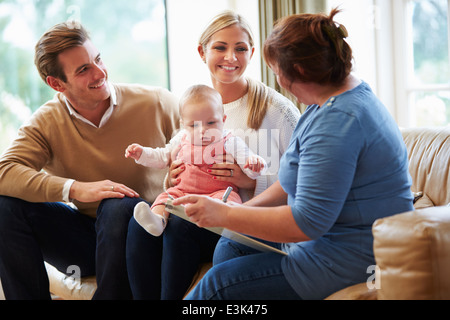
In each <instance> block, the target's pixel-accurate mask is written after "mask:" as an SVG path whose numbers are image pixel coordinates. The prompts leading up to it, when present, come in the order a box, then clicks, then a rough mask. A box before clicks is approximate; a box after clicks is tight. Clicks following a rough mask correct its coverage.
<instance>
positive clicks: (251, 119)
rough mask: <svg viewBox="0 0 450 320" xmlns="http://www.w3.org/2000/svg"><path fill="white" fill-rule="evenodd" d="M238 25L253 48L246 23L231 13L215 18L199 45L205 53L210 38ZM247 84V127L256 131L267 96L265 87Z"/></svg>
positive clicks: (264, 114) (250, 34) (251, 82)
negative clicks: (246, 35)
mask: <svg viewBox="0 0 450 320" xmlns="http://www.w3.org/2000/svg"><path fill="white" fill-rule="evenodd" d="M233 25H238V26H240V27H241V28H242V30H244V31H245V32H246V33H247V34H248V38H249V44H250V47H251V48H253V47H254V39H253V33H252V30H251V28H250V25H249V24H248V22H247V21H246V20H245V19H244V18H243V17H242V16H241V15H239V14H237V13H235V12H233V11H229V10H227V11H224V12H222V13H220V14H218V15H217V16H215V17H214V18H213V19H212V21H211V22H210V23H209V25H208V26H207V27H206V29H205V30H204V31H203V33H202V35H201V36H200V40H199V45H201V46H202V47H203V50H204V51H205V52H206V49H207V45H208V43H209V41H210V40H211V37H212V36H213V35H214V34H215V33H216V32H219V31H220V30H223V29H225V28H228V27H231V26H233ZM247 82H248V102H247V109H248V114H247V126H248V127H249V128H251V129H254V130H258V129H259V128H260V127H261V124H262V122H263V120H264V117H265V116H266V113H267V106H268V104H269V96H268V89H267V87H266V86H265V85H264V84H263V83H261V82H259V81H255V80H252V79H247Z"/></svg>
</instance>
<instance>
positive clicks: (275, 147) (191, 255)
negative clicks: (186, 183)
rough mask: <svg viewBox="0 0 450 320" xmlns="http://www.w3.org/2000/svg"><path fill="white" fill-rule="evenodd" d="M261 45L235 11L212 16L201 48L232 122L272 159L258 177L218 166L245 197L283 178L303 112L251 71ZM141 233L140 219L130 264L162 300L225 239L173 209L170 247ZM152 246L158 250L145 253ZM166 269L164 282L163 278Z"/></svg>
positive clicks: (178, 294)
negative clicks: (141, 238) (254, 77)
mask: <svg viewBox="0 0 450 320" xmlns="http://www.w3.org/2000/svg"><path fill="white" fill-rule="evenodd" d="M254 50H255V48H254V41H253V36H252V32H251V29H250V27H249V25H248V23H247V22H246V21H245V20H244V19H243V18H242V17H241V16H240V15H237V14H235V13H233V12H230V11H226V12H223V13H221V14H219V15H218V16H216V17H215V18H214V19H213V20H212V21H211V22H210V24H209V25H208V26H207V27H206V29H205V31H204V32H203V34H202V35H201V37H200V41H199V46H198V51H199V54H200V57H201V58H202V59H203V61H204V62H205V64H206V65H207V67H208V68H209V70H210V73H211V79H212V84H213V87H214V89H216V90H217V91H218V92H219V93H220V94H221V96H222V100H223V103H224V110H225V114H226V115H227V120H226V122H225V126H224V128H225V129H229V130H231V131H232V132H233V134H235V135H237V136H240V137H241V138H243V139H244V141H249V143H248V144H249V148H250V149H251V150H252V151H253V152H255V153H256V154H258V155H260V156H262V157H263V158H265V160H266V162H267V163H268V165H269V167H268V170H267V173H266V174H265V175H263V176H261V177H258V178H257V179H256V181H255V180H252V179H250V178H248V177H247V176H246V175H245V174H244V173H243V172H242V170H241V169H240V167H239V166H238V165H237V164H234V163H224V164H216V165H214V166H213V167H211V169H210V170H211V172H210V173H211V179H216V180H223V181H227V182H230V183H232V184H235V185H236V186H237V187H238V188H239V190H240V195H241V197H242V199H243V201H245V200H248V199H249V198H251V197H253V196H254V195H255V194H259V193H261V192H262V191H263V190H265V189H266V188H267V187H269V186H270V185H271V184H273V183H274V182H275V181H276V180H277V179H278V175H277V174H278V168H279V159H280V157H281V155H282V154H283V153H284V152H285V151H286V149H287V146H288V144H289V141H290V138H291V136H292V133H293V131H294V129H295V125H296V124H297V122H298V119H299V117H300V112H299V110H298V109H297V107H295V105H294V104H293V103H292V102H291V101H289V100H288V99H287V98H285V97H284V96H282V95H281V94H279V93H277V92H276V91H275V90H273V89H270V88H268V87H267V86H265V85H264V84H262V83H261V82H258V81H255V80H252V79H249V78H246V77H245V76H244V73H245V70H246V68H247V66H248V64H249V63H250V61H251V58H252V56H253V53H254ZM182 170H184V166H183V165H181V163H180V162H174V163H173V164H172V165H171V170H170V171H171V174H170V179H168V182H169V185H171V186H174V185H176V184H177V183H178V182H179V181H177V179H178V174H179V173H180V172H182ZM141 233H142V228H141V227H140V226H138V225H137V223H136V221H135V220H133V219H132V221H131V222H130V234H131V235H129V238H128V247H127V256H128V264H127V267H128V273H129V278H130V284H131V288H132V291H133V295H134V297H135V298H137V299H143V298H147V299H155V298H156V297H155V296H156V295H157V292H159V290H161V298H162V299H182V298H183V296H184V295H185V293H186V291H187V289H188V288H189V286H190V284H191V282H192V279H193V277H194V275H195V274H196V272H197V270H198V268H199V266H200V265H201V263H203V262H209V261H211V259H212V255H213V252H214V248H215V246H216V243H217V241H218V240H219V236H218V235H216V234H213V233H211V232H209V231H207V230H203V229H201V228H198V227H197V226H196V225H195V224H192V223H190V222H186V221H184V220H182V219H179V218H177V217H176V216H173V215H172V216H171V219H170V221H169V223H168V225H167V227H166V230H165V232H164V236H163V243H164V245H163V246H162V243H157V240H154V239H151V240H149V241H148V243H142V242H140V243H138V242H137V241H134V236H133V235H136V236H137V235H139V234H141ZM161 246H162V249H159V251H158V248H161ZM152 248H153V249H152ZM161 250H162V251H161ZM145 252H150V254H149V255H145ZM159 274H161V282H159V279H157V276H158V275H159ZM156 280H158V281H156Z"/></svg>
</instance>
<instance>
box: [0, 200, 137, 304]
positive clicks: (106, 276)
mask: <svg viewBox="0 0 450 320" xmlns="http://www.w3.org/2000/svg"><path fill="white" fill-rule="evenodd" d="M139 201H142V199H132V198H124V199H107V200H104V201H102V202H101V204H100V206H99V208H98V210H97V219H94V218H91V217H88V216H85V215H83V214H81V213H80V212H78V211H77V210H74V209H72V208H70V207H69V206H67V205H65V204H63V203H29V202H26V201H23V200H20V199H15V198H10V197H4V196H0V278H1V281H2V285H3V290H4V292H5V297H6V298H7V299H21V300H22V299H50V294H49V283H48V277H47V273H46V270H45V267H44V263H43V262H44V261H47V262H48V263H50V264H52V265H53V266H55V267H56V268H57V269H58V270H60V271H61V272H63V273H69V275H72V272H71V270H68V267H69V266H72V265H75V266H77V267H78V268H79V270H80V272H81V276H88V275H96V276H97V285H98V288H97V291H96V293H95V295H94V299H131V298H132V294H131V290H130V286H129V282H128V276H127V270H126V259H125V256H126V254H125V250H126V237H127V231H128V223H129V221H130V218H131V217H132V215H133V209H134V206H135V205H136V204H137V203H138V202H139Z"/></svg>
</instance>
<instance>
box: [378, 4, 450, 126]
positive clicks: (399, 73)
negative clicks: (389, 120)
mask: <svg viewBox="0 0 450 320" xmlns="http://www.w3.org/2000/svg"><path fill="white" fill-rule="evenodd" d="M410 1H411V0H396V1H392V19H393V24H392V25H393V28H392V31H393V52H394V55H393V58H394V70H393V71H394V79H395V80H394V81H395V89H396V94H395V96H396V97H395V104H396V119H397V122H398V124H399V126H401V127H413V126H415V120H414V119H413V117H414V112H412V110H411V109H412V103H413V102H412V99H413V94H415V93H420V92H433V91H448V92H450V83H449V84H422V85H417V84H412V83H410V81H409V79H412V74H411V72H414V67H413V66H414V62H413V61H414V60H413V59H414V56H413V53H414V50H413V42H412V41H411V39H410V37H408V36H407V35H408V33H410V32H411V30H410V23H409V21H408V12H407V11H408V3H409V2H410ZM447 17H448V19H449V23H448V24H447V25H448V29H449V34H450V1H449V0H447ZM449 60H450V41H449ZM380 67H381V66H379V68H380ZM447 123H448V120H447Z"/></svg>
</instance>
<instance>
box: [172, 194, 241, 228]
mask: <svg viewBox="0 0 450 320" xmlns="http://www.w3.org/2000/svg"><path fill="white" fill-rule="evenodd" d="M173 204H174V205H185V212H186V215H187V216H188V217H189V219H190V220H191V221H192V222H193V223H195V224H196V225H197V226H199V227H200V228H211V227H225V225H226V223H227V215H228V209H229V208H230V207H231V206H232V205H230V204H225V203H224V202H222V201H220V200H218V199H213V198H210V197H206V196H198V195H189V196H184V197H181V198H178V199H176V200H174V201H173Z"/></svg>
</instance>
